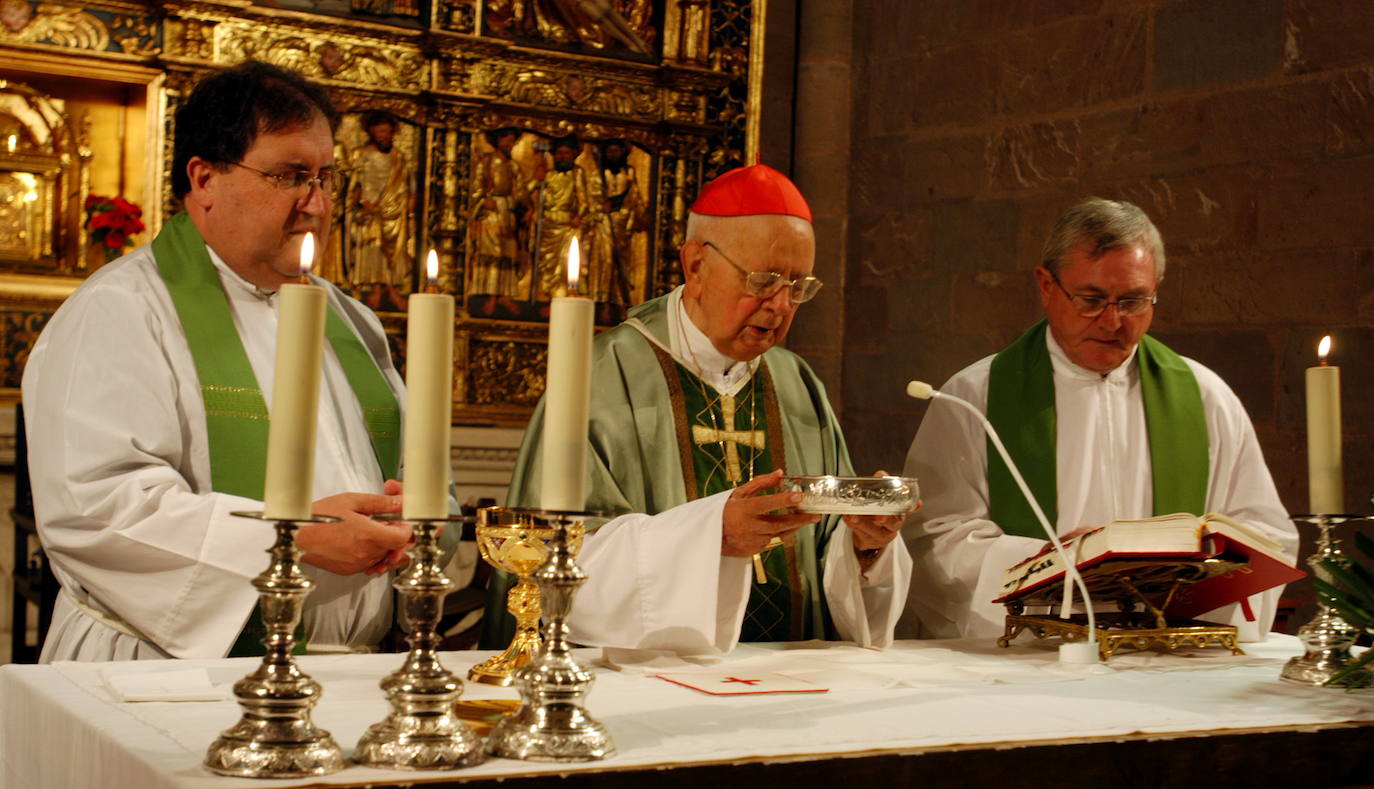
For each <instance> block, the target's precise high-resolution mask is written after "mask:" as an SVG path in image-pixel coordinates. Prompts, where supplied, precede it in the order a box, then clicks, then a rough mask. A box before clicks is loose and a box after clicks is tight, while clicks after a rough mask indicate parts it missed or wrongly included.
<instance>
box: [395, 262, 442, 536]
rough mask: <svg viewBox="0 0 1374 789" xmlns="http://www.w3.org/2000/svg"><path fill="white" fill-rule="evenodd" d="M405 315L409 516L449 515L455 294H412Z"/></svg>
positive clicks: (435, 267) (433, 278)
mask: <svg viewBox="0 0 1374 789" xmlns="http://www.w3.org/2000/svg"><path fill="white" fill-rule="evenodd" d="M425 269H426V275H427V277H428V282H429V286H428V290H429V291H435V290H438V282H439V255H438V254H437V253H435V251H434V250H432V249H431V250H430V251H429V257H428V261H427V264H426V266H425ZM408 309H409V316H408V317H407V319H406V426H405V447H406V452H405V475H406V484H405V498H404V500H403V503H402V505H401V514H402V516H403V517H405V518H409V519H414V518H443V517H446V516H447V515H448V484H449V477H450V472H449V430H450V423H451V422H452V421H453V297H452V296H449V295H447V294H442V293H434V292H426V293H415V294H412V295H411V297H410V301H409V308H408Z"/></svg>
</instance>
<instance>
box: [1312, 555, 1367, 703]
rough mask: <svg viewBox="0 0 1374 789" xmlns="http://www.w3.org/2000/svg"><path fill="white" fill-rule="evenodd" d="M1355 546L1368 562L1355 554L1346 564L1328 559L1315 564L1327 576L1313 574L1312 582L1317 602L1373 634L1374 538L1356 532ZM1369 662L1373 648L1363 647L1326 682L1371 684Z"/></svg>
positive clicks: (1352, 686)
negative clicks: (1345, 565) (1353, 558)
mask: <svg viewBox="0 0 1374 789" xmlns="http://www.w3.org/2000/svg"><path fill="white" fill-rule="evenodd" d="M1355 549H1356V551H1357V552H1358V553H1359V554H1363V555H1364V557H1365V559H1367V560H1368V566H1366V565H1365V564H1362V563H1361V562H1360V561H1358V556H1357V557H1356V559H1357V560H1356V561H1352V562H1351V563H1350V565H1349V566H1348V567H1342V566H1340V565H1338V564H1336V563H1334V562H1332V561H1331V560H1330V559H1327V560H1326V561H1323V562H1322V563H1321V564H1320V565H1318V566H1319V567H1320V569H1321V571H1322V572H1323V573H1325V574H1326V576H1327V578H1326V579H1322V578H1317V577H1314V578H1313V579H1312V584H1313V586H1315V587H1316V589H1317V599H1318V600H1319V601H1320V602H1322V603H1325V604H1326V605H1328V606H1330V607H1331V608H1333V609H1335V610H1336V613H1338V614H1340V615H1341V618H1342V619H1344V620H1345V621H1347V622H1349V623H1350V624H1351V625H1352V626H1353V627H1358V628H1360V629H1361V630H1363V631H1364V632H1366V633H1370V634H1374V572H1371V571H1370V569H1369V567H1370V566H1374V538H1370V537H1368V536H1366V535H1364V534H1360V533H1358V532H1357V533H1356V534H1355ZM1371 663H1374V648H1372V649H1367V650H1365V651H1364V654H1362V655H1360V657H1359V658H1358V659H1356V660H1355V662H1354V663H1352V664H1350V665H1349V666H1347V667H1346V668H1345V669H1344V670H1343V671H1341V672H1340V673H1339V674H1337V675H1335V676H1334V677H1332V678H1331V680H1330V681H1328V682H1327V683H1326V684H1328V685H1343V686H1346V687H1351V688H1356V687H1360V688H1363V687H1370V686H1374V672H1371V671H1370V670H1369V667H1370V664H1371Z"/></svg>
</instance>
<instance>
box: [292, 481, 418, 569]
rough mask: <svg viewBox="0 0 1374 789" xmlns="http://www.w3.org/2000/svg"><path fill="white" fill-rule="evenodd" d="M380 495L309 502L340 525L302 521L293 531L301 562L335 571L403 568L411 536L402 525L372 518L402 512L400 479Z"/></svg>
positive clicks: (345, 495)
mask: <svg viewBox="0 0 1374 789" xmlns="http://www.w3.org/2000/svg"><path fill="white" fill-rule="evenodd" d="M383 491H384V492H383V493H337V494H335V495H333V496H326V497H325V498H322V499H320V500H318V501H316V502H315V503H314V504H312V505H311V510H312V511H313V512H314V513H315V514H317V515H330V516H333V517H335V518H338V519H339V522H338V523H304V524H301V526H300V530H299V531H298V532H297V534H296V545H297V546H298V547H299V548H300V549H301V551H302V553H303V554H304V555H303V556H301V561H303V562H307V563H309V564H313V565H315V566H316V567H320V568H323V569H325V570H328V571H330V572H332V573H337V574H339V575H353V574H354V573H367V574H369V575H375V574H377V573H383V572H386V571H387V570H390V569H393V568H396V567H404V566H405V564H406V563H407V562H408V561H409V558H408V557H407V556H406V554H405V550H406V548H408V547H409V546H410V544H411V541H412V539H413V537H412V535H411V531H410V526H409V525H408V524H404V523H393V522H387V521H377V520H373V519H372V518H371V517H370V516H372V515H377V514H380V513H384V512H400V510H401V495H400V494H401V483H399V482H396V481H395V480H387V483H386V485H385V486H384V487H383Z"/></svg>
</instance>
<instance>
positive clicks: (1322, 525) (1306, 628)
mask: <svg viewBox="0 0 1374 789" xmlns="http://www.w3.org/2000/svg"><path fill="white" fill-rule="evenodd" d="M1361 518H1362V516H1360V515H1294V516H1293V520H1296V521H1302V522H1303V523H1315V524H1317V528H1318V529H1319V531H1318V533H1317V550H1316V552H1315V553H1313V554H1312V555H1311V556H1310V557H1308V559H1307V565H1308V566H1309V567H1311V568H1312V573H1313V574H1314V575H1315V576H1316V577H1318V578H1322V579H1326V580H1329V579H1328V578H1327V573H1326V571H1325V570H1323V569H1322V567H1321V563H1322V562H1323V561H1324V560H1327V559H1330V560H1331V561H1333V562H1335V563H1336V564H1338V565H1340V566H1342V567H1348V566H1349V565H1350V560H1349V559H1347V558H1346V556H1345V554H1344V553H1342V552H1341V541H1340V540H1338V539H1336V538H1335V537H1333V536H1332V534H1331V527H1333V526H1335V525H1337V524H1340V523H1345V522H1346V521H1350V520H1360V519H1361ZM1359 634H1360V631H1359V628H1356V627H1353V626H1351V625H1350V623H1348V622H1346V621H1345V620H1344V619H1342V618H1341V616H1340V614H1338V613H1336V611H1335V610H1334V609H1332V608H1331V607H1330V606H1328V605H1326V604H1325V603H1322V602H1318V604H1317V615H1316V616H1315V617H1313V618H1312V621H1311V622H1308V623H1307V624H1305V625H1303V626H1302V627H1300V628H1298V639H1299V640H1300V641H1302V643H1303V645H1304V646H1306V647H1307V651H1306V652H1304V653H1303V655H1302V656H1301V657H1295V658H1293V659H1291V660H1289V661H1288V663H1287V664H1286V665H1284V667H1283V672H1282V673H1280V674H1279V678H1280V679H1283V680H1284V681H1286V682H1294V683H1297V684H1300V685H1324V684H1326V683H1327V682H1328V681H1330V680H1331V678H1332V677H1334V676H1336V674H1338V673H1340V672H1341V670H1343V669H1344V668H1345V667H1346V666H1349V665H1350V664H1351V662H1353V661H1354V657H1353V656H1352V655H1351V654H1350V645H1351V644H1353V643H1355V638H1356V637H1357V636H1359Z"/></svg>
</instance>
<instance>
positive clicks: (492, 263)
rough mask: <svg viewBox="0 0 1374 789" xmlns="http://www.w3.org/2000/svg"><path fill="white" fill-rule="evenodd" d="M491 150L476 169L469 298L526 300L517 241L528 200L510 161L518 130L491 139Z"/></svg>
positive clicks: (491, 134) (518, 172) (498, 131)
mask: <svg viewBox="0 0 1374 789" xmlns="http://www.w3.org/2000/svg"><path fill="white" fill-rule="evenodd" d="M486 138H487V142H488V143H490V144H491V147H492V150H490V151H488V152H486V153H484V154H481V155H479V156H478V157H477V160H476V162H475V164H474V166H473V174H472V192H473V205H472V215H471V216H472V218H471V222H470V228H469V232H470V235H471V238H472V247H473V254H472V255H471V256H470V259H471V260H472V266H471V272H470V274H469V279H468V288H467V290H468V293H482V294H492V295H496V296H507V297H511V298H523V297H524V293H523V292H522V289H521V287H520V284H521V279H523V278H524V276H526V273H525V271H522V269H527V268H528V266H527V265H525V266H522V265H521V260H520V255H519V253H518V250H519V244H518V241H517V238H516V226H517V210H518V206H519V205H520V204H521V202H522V201H523V200H524V199H525V198H526V197H527V196H528V188H527V184H526V183H525V182H524V174H523V173H522V172H521V170H520V165H519V164H517V163H516V161H515V160H514V159H513V158H511V152H512V151H513V150H514V149H515V144H516V143H517V142H518V141H519V140H520V130H519V129H516V128H505V129H495V130H492V131H488V132H487V133H486Z"/></svg>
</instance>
